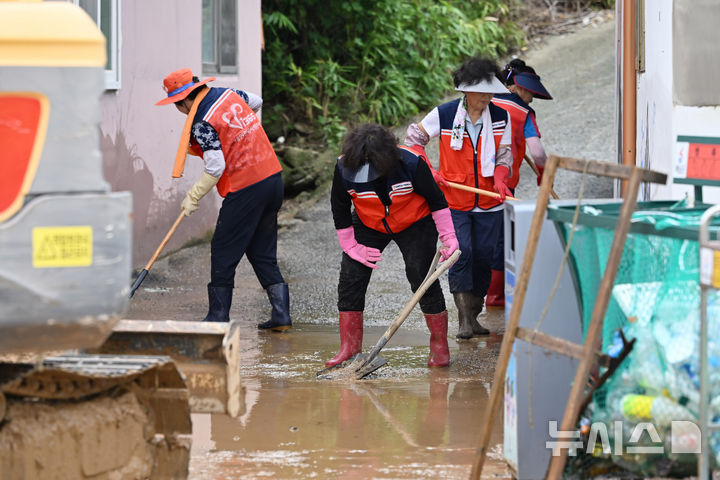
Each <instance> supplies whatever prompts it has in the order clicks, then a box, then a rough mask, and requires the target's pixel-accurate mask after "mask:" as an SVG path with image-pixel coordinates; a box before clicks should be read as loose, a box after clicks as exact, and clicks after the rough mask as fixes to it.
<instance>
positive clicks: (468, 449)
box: [190, 325, 509, 479]
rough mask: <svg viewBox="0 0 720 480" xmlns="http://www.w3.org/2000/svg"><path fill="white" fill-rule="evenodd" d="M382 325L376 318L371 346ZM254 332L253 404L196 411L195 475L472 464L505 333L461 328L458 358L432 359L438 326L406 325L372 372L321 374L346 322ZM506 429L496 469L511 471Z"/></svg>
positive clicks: (408, 472) (250, 355)
mask: <svg viewBox="0 0 720 480" xmlns="http://www.w3.org/2000/svg"><path fill="white" fill-rule="evenodd" d="M382 332H383V329H382V328H379V327H374V328H370V329H366V334H365V347H366V350H367V349H368V347H369V346H371V345H373V344H374V343H375V341H376V340H377V339H378V338H379V337H380V335H381V334H382ZM246 333H247V336H246V337H245V340H246V342H245V346H246V350H245V352H244V355H242V368H243V383H244V386H245V389H246V390H245V399H244V400H245V408H246V410H245V414H244V415H242V416H241V417H239V418H237V419H231V418H229V417H227V416H225V415H215V414H213V415H210V414H195V415H193V449H192V460H191V465H190V476H191V478H197V479H226V478H363V479H364V478H398V479H401V478H467V476H468V475H469V473H470V468H471V463H472V460H473V456H474V452H475V448H476V446H477V444H478V440H479V435H480V428H479V427H480V425H481V421H482V415H483V413H484V411H485V408H486V404H487V401H488V394H489V383H490V381H491V378H490V374H491V373H492V372H491V368H483V367H481V365H482V364H486V363H488V362H492V363H494V361H495V357H496V355H497V351H498V345H496V344H488V343H487V342H485V341H478V340H472V341H467V342H462V344H458V343H457V342H455V341H454V340H452V341H451V342H450V344H451V356H452V358H453V360H454V361H453V363H452V364H451V366H450V368H446V369H433V370H429V369H428V368H427V367H426V362H427V353H428V347H427V340H428V336H427V334H425V333H421V332H415V331H409V330H407V331H403V330H400V331H399V332H398V333H397V334H396V335H395V337H394V338H393V339H392V340H391V342H390V343H389V344H388V345H387V346H386V347H385V349H384V350H383V351H382V356H383V357H384V358H386V359H387V360H388V365H386V366H385V367H383V368H381V369H380V370H378V371H377V372H376V373H375V374H373V375H372V376H371V377H370V378H367V379H364V380H361V381H351V380H321V379H318V378H317V377H316V372H317V371H318V370H319V369H321V368H322V367H323V363H322V362H323V361H324V359H327V358H330V357H331V356H332V355H334V353H335V348H336V347H337V330H336V329H335V328H332V327H328V326H323V325H301V326H299V327H297V328H295V329H293V330H292V331H291V332H290V333H287V334H268V333H265V332H257V331H251V330H250V329H248V331H247V332H246ZM481 370H482V371H485V374H482V375H480V376H478V372H479V371H481ZM501 429H502V425H501V419H498V420H497V422H496V425H495V429H494V434H493V438H492V440H491V443H492V444H493V445H494V448H493V451H494V452H495V454H494V457H495V458H491V459H490V460H489V464H488V467H487V468H486V470H485V474H484V476H486V477H487V478H507V477H508V476H509V475H508V472H507V471H506V469H505V467H504V464H503V463H502V462H500V461H498V459H499V454H498V452H499V449H500V446H499V444H500V443H501V442H502V435H501ZM491 456H493V455H491Z"/></svg>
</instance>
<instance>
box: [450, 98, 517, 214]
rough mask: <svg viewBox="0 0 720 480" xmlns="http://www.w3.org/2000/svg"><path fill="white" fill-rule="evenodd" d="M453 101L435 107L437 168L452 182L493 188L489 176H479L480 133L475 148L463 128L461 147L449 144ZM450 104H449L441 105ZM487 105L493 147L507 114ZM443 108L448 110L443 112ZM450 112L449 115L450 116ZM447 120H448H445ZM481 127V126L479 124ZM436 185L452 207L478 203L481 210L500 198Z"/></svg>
mask: <svg viewBox="0 0 720 480" xmlns="http://www.w3.org/2000/svg"><path fill="white" fill-rule="evenodd" d="M457 102H458V101H453V102H449V104H444V105H442V106H441V107H438V109H439V110H440V111H439V113H440V165H439V168H438V171H439V172H440V174H441V175H442V176H443V178H445V179H446V180H448V181H450V182H454V183H461V184H463V185H467V186H469V187H475V188H480V189H482V190H488V191H491V192H494V191H495V189H494V183H495V182H494V181H493V177H483V176H482V173H481V165H480V152H481V151H482V135H480V136H479V137H478V144H477V149H474V148H473V144H472V141H471V140H470V136H469V135H468V134H467V132H465V134H464V138H463V147H462V149H461V150H453V149H452V148H451V147H450V140H451V139H452V117H454V115H455V111H456V109H457ZM446 105H450V108H444V107H445V106H446ZM488 108H490V117H491V119H492V122H493V124H492V128H493V137H494V140H495V151H497V149H498V147H499V146H500V140H501V139H502V135H503V132H504V131H505V126H506V125H507V117H508V114H507V112H506V111H505V110H503V109H501V108H500V107H496V106H494V105H492V104H490V105H488ZM443 110H448V111H447V112H443ZM450 114H451V115H452V116H450ZM447 120H449V121H447ZM483 128H485V127H483ZM440 189H441V190H442V191H443V193H444V194H445V198H446V199H447V202H448V205H449V206H450V208H451V209H453V210H465V211H467V210H472V209H473V208H475V207H480V208H482V209H484V210H487V209H489V208H492V207H495V206H497V205H500V201H499V200H498V199H496V198H493V197H487V196H485V195H477V194H475V193H472V192H466V191H465V190H458V189H456V188H452V187H445V186H443V185H440Z"/></svg>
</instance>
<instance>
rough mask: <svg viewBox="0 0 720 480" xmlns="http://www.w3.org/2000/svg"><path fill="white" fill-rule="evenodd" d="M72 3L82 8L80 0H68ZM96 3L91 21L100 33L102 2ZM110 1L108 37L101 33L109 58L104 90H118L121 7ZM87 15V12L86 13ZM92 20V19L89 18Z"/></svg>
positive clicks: (117, 2)
mask: <svg viewBox="0 0 720 480" xmlns="http://www.w3.org/2000/svg"><path fill="white" fill-rule="evenodd" d="M70 1H71V2H72V3H74V4H75V5H77V6H78V7H80V8H82V6H81V5H80V0H70ZM95 1H96V2H97V18H93V19H92V20H93V21H94V22H95V24H96V25H97V26H98V29H100V31H102V25H101V21H102V13H103V12H102V0H95ZM109 1H110V32H109V35H108V34H106V33H105V32H102V33H103V35H105V41H106V42H108V43H109V44H110V45H109V49H108V50H109V52H110V58H109V59H108V62H109V68H107V67H106V68H105V90H119V89H120V87H121V81H120V78H121V75H120V59H121V58H122V41H121V39H122V36H121V32H122V30H121V29H120V19H121V18H122V15H121V9H122V7H121V5H122V2H121V1H120V0H109ZM83 11H85V10H84V9H83ZM86 13H87V12H86ZM91 18H92V17H91Z"/></svg>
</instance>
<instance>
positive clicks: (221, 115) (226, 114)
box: [191, 89, 282, 197]
mask: <svg viewBox="0 0 720 480" xmlns="http://www.w3.org/2000/svg"><path fill="white" fill-rule="evenodd" d="M202 119H203V120H204V121H206V122H208V123H209V124H210V125H212V126H213V128H214V129H215V130H216V131H217V133H218V136H219V137H220V144H221V145H222V152H223V155H224V157H225V171H224V172H223V174H222V176H221V177H220V180H219V181H218V183H217V191H218V193H219V194H220V196H222V197H224V196H225V195H227V194H228V193H231V192H236V191H238V190H241V189H243V188H245V187H247V186H249V185H253V184H255V183H257V182H259V181H260V180H264V179H266V178H267V177H269V176H271V175H274V174H276V173H278V172H280V171H282V166H281V165H280V162H279V161H278V159H277V156H276V155H275V151H274V150H273V148H272V145H271V144H270V140H268V137H267V135H266V134H265V130H264V129H263V128H262V125H261V124H260V120H259V119H258V117H257V115H255V112H253V111H252V109H251V108H250V107H249V106H248V104H247V103H245V101H244V100H243V99H242V97H240V95H238V94H237V93H235V92H234V91H233V90H232V89H227V90H225V92H223V94H222V95H220V96H219V97H218V99H217V100H215V101H214V102H213V104H212V105H211V106H210V108H209V109H208V110H207V113H205V115H204V116H203V117H202ZM191 143H192V144H193V145H191V150H194V151H193V152H192V153H198V152H197V151H198V150H199V148H197V143H196V142H195V141H194V139H193V141H192V142H191Z"/></svg>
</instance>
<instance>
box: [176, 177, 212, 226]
mask: <svg viewBox="0 0 720 480" xmlns="http://www.w3.org/2000/svg"><path fill="white" fill-rule="evenodd" d="M218 180H220V179H219V178H217V177H213V176H212V175H210V174H209V173H207V172H203V174H202V175H201V176H200V179H199V180H198V181H197V182H195V185H193V186H192V188H191V189H190V190H189V191H188V193H187V195H185V198H184V199H183V201H182V203H181V204H180V207H181V208H182V209H183V210H184V211H185V216H187V217H189V216H190V214H191V213H193V212H194V211H195V210H197V209H198V202H199V201H200V199H201V198H202V197H204V196H205V195H207V193H208V192H209V191H210V190H212V188H213V187H214V186H215V185H217V183H218Z"/></svg>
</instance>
